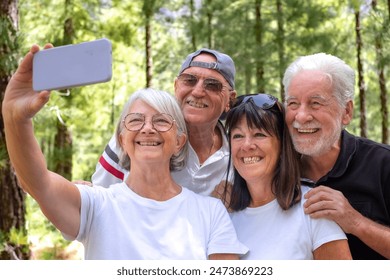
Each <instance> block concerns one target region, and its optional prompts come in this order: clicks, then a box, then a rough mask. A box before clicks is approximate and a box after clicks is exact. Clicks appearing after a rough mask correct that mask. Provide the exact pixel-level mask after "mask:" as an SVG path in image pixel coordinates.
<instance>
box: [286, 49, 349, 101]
mask: <svg viewBox="0 0 390 280" xmlns="http://www.w3.org/2000/svg"><path fill="white" fill-rule="evenodd" d="M303 70H318V71H321V72H323V73H324V74H325V75H327V76H328V78H329V79H330V81H331V84H332V86H333V94H334V96H335V97H336V98H337V100H338V102H339V104H340V105H341V106H342V107H345V105H346V104H347V102H348V101H350V100H352V101H353V99H354V94H355V71H354V70H353V69H352V68H351V67H350V66H349V65H348V64H346V63H345V62H344V61H343V60H341V59H340V58H338V57H336V56H333V55H330V54H325V53H316V54H312V55H307V56H301V57H299V58H298V59H296V60H295V61H294V62H292V63H291V64H290V65H289V66H288V67H287V69H286V71H285V73H284V77H283V85H284V91H285V96H286V97H288V89H289V86H290V83H291V80H292V79H293V78H294V76H295V75H296V74H298V73H299V72H300V71H303Z"/></svg>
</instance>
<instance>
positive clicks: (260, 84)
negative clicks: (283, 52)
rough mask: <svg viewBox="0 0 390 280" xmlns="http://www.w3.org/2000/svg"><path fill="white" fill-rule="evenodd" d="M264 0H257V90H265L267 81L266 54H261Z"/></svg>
mask: <svg viewBox="0 0 390 280" xmlns="http://www.w3.org/2000/svg"><path fill="white" fill-rule="evenodd" d="M262 2H263V1H262V0H256V1H255V14H256V21H255V40H256V47H255V50H256V52H257V55H256V81H257V90H258V92H265V81H264V56H263V55H261V49H262V45H263V23H262V21H261V18H262V14H261V4H262Z"/></svg>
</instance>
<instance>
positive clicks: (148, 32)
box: [143, 0, 155, 87]
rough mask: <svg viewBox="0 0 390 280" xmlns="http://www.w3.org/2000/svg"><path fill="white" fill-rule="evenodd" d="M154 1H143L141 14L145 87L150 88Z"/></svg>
mask: <svg viewBox="0 0 390 280" xmlns="http://www.w3.org/2000/svg"><path fill="white" fill-rule="evenodd" d="M154 6H155V0H145V1H144V5H143V12H144V16H145V55H146V69H145V73H146V87H152V79H153V57H152V17H153V11H154Z"/></svg>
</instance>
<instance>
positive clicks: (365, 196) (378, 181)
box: [305, 130, 390, 260]
mask: <svg viewBox="0 0 390 280" xmlns="http://www.w3.org/2000/svg"><path fill="white" fill-rule="evenodd" d="M341 137H342V144H341V150H340V155H339V157H338V159H337V161H336V163H335V165H334V167H333V169H332V170H331V171H330V172H329V173H328V174H326V175H325V176H324V177H322V178H321V179H320V180H318V182H316V183H313V184H312V186H313V187H315V186H319V185H324V186H328V187H331V188H333V189H336V190H339V191H341V192H342V193H343V194H344V196H345V197H346V198H347V199H348V201H349V203H350V204H351V205H352V206H353V207H354V208H355V209H356V210H357V211H359V212H360V213H361V214H363V215H364V216H366V217H367V218H369V219H371V220H373V221H375V222H377V223H379V224H382V225H386V226H390V146H388V145H384V144H379V143H376V142H374V141H371V140H369V139H366V138H360V137H356V136H354V135H351V134H350V133H348V132H347V131H345V130H344V131H343V132H342V136H341ZM305 183H306V184H307V183H308V182H307V181H306V180H305ZM347 236H348V242H349V246H350V249H351V253H352V257H353V258H354V259H361V260H370V259H385V258H384V257H383V256H382V255H380V254H378V253H376V252H375V251H374V250H372V249H370V248H369V247H368V246H366V245H365V244H364V243H363V242H362V241H360V239H358V238H357V237H356V236H353V235H351V234H348V235H347Z"/></svg>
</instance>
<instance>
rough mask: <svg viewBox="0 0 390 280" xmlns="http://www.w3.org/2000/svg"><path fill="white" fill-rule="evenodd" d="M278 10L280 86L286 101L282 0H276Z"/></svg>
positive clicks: (281, 96) (282, 96)
mask: <svg viewBox="0 0 390 280" xmlns="http://www.w3.org/2000/svg"><path fill="white" fill-rule="evenodd" d="M276 12H277V19H278V33H277V39H276V40H277V44H278V56H279V86H280V98H281V100H283V101H284V87H283V74H284V69H285V67H286V62H285V57H284V22H283V7H282V1H281V0H276Z"/></svg>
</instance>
